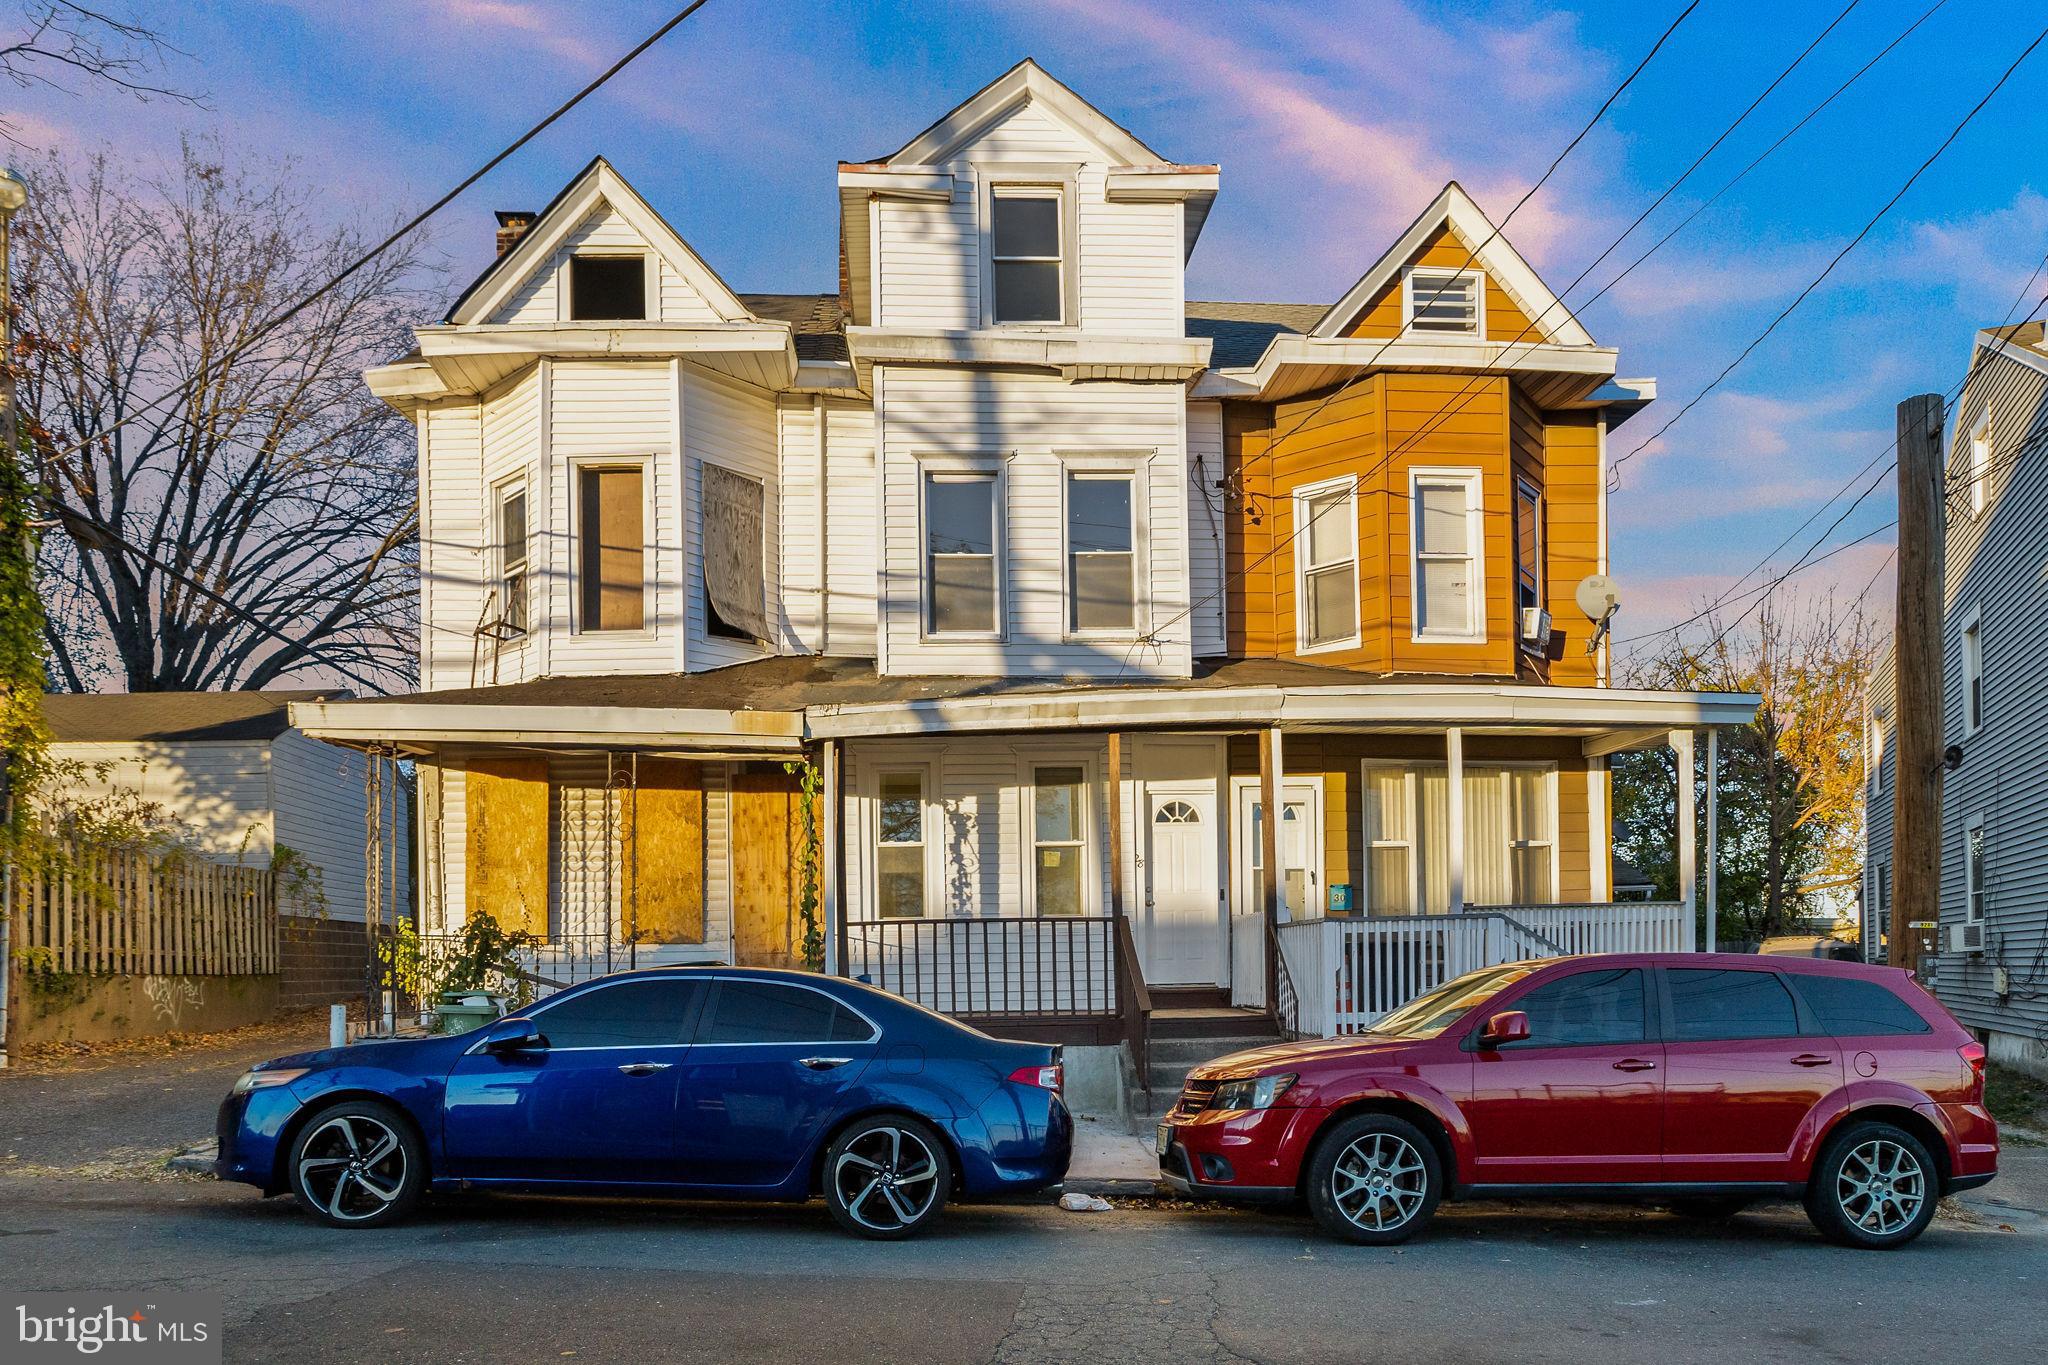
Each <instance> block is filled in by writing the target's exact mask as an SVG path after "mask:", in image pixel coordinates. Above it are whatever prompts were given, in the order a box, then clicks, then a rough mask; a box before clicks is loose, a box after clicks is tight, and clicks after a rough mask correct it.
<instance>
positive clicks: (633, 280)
mask: <svg viewBox="0 0 2048 1365" xmlns="http://www.w3.org/2000/svg"><path fill="white" fill-rule="evenodd" d="M569 316H570V318H571V319H572V320H574V321H576V322H603V321H607V320H619V321H627V320H639V319H644V318H645V317H646V316H647V261H646V259H645V258H643V257H640V256H571V257H570V258H569Z"/></svg>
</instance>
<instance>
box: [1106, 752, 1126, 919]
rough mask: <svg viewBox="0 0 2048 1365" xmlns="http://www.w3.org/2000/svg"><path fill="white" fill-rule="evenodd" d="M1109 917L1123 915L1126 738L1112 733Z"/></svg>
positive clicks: (1110, 761)
mask: <svg viewBox="0 0 2048 1365" xmlns="http://www.w3.org/2000/svg"><path fill="white" fill-rule="evenodd" d="M1108 786H1109V913H1110V914H1111V915H1112V916H1116V915H1121V914H1123V912H1124V737H1123V732H1122V731H1120V730H1111V731H1110V732H1109V782H1108Z"/></svg>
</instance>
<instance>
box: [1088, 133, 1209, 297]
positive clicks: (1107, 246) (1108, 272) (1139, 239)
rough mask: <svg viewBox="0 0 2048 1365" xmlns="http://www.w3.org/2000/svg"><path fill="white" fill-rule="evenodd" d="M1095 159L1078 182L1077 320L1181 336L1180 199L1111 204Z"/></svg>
mask: <svg viewBox="0 0 2048 1365" xmlns="http://www.w3.org/2000/svg"><path fill="white" fill-rule="evenodd" d="M1105 169H1106V168H1105V167H1103V166H1101V165H1091V166H1089V167H1087V168H1085V169H1084V170H1083V171H1082V173H1081V176H1080V181H1079V191H1080V194H1079V198H1080V204H1079V208H1078V215H1079V223H1080V252H1081V256H1080V262H1079V268H1080V272H1081V275H1080V281H1081V325H1082V327H1084V328H1086V329H1087V330H1089V331H1091V332H1105V333H1113V334H1116V335H1119V336H1168V337H1177V336H1183V335H1185V334H1186V332H1187V306H1186V294H1185V288H1184V284H1183V280H1182V273H1181V271H1182V265H1183V263H1184V261H1185V259H1186V257H1185V256H1184V254H1183V239H1182V235H1181V206H1180V205H1179V204H1178V203H1166V204H1115V203H1111V202H1110V201H1109V199H1108V198H1107V197H1106V195H1105V193H1104V179H1105V177H1104V171H1105Z"/></svg>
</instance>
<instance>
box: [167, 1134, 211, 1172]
mask: <svg viewBox="0 0 2048 1365" xmlns="http://www.w3.org/2000/svg"><path fill="white" fill-rule="evenodd" d="M219 1155H220V1143H219V1142H217V1141H214V1140H211V1139H209V1140H208V1141H205V1142H200V1143H195V1144H193V1145H192V1146H190V1147H187V1148H186V1149H185V1150H184V1151H182V1152H179V1153H178V1154H177V1155H176V1156H173V1157H172V1158H171V1159H170V1160H169V1161H166V1162H165V1163H164V1169H165V1170H169V1171H189V1172H191V1173H192V1174H194V1175H212V1174H213V1162H214V1158H215V1157H217V1156H219Z"/></svg>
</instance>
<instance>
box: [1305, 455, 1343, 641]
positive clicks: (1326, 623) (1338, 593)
mask: <svg viewBox="0 0 2048 1365" xmlns="http://www.w3.org/2000/svg"><path fill="white" fill-rule="evenodd" d="M1294 525H1295V536H1294V543H1295V545H1296V546H1297V547H1298V549H1297V551H1296V553H1295V557H1294V561H1295V566H1296V567H1295V583H1294V589H1295V598H1296V600H1297V601H1298V602H1299V603H1300V607H1299V612H1298V615H1299V617H1300V626H1299V632H1298V633H1299V640H1298V642H1297V647H1298V648H1299V649H1301V650H1304V651H1306V650H1311V649H1332V648H1338V647H1341V646H1344V645H1349V644H1356V643H1357V642H1358V490H1357V485H1356V484H1354V483H1353V482H1352V481H1351V480H1350V479H1345V480H1342V481H1341V482H1339V483H1336V484H1323V485H1320V486H1317V487H1313V488H1301V489H1296V490H1295V493H1294Z"/></svg>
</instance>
